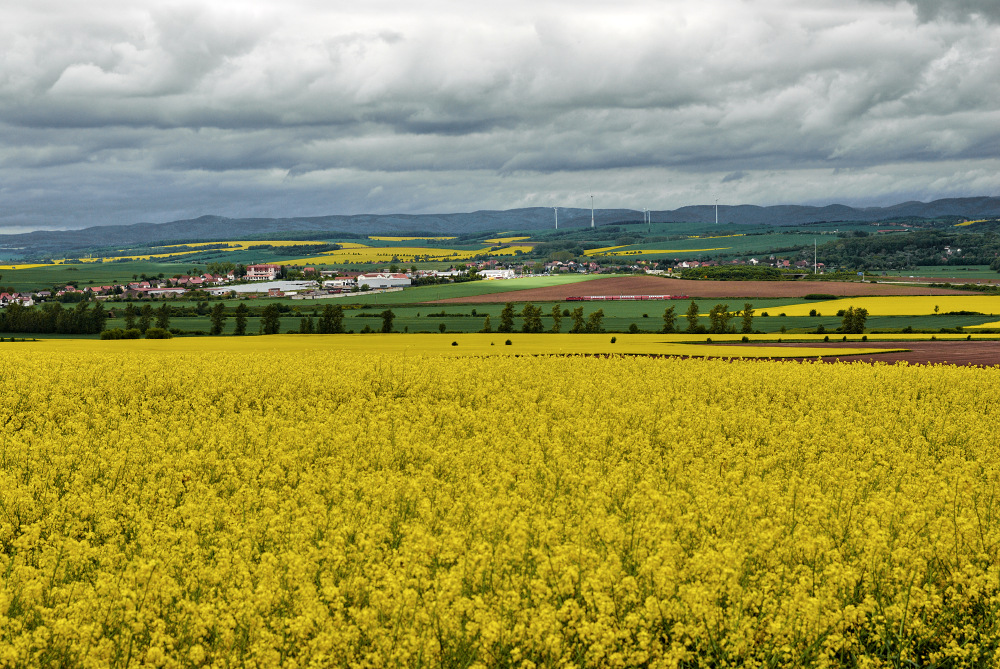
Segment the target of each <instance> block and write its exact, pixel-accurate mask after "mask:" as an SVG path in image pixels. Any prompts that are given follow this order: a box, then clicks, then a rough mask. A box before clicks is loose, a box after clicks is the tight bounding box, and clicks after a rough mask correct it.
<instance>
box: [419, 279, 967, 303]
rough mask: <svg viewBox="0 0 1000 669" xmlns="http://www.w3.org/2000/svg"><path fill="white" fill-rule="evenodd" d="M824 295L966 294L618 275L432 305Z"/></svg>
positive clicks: (910, 288)
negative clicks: (609, 297) (599, 298)
mask: <svg viewBox="0 0 1000 669" xmlns="http://www.w3.org/2000/svg"><path fill="white" fill-rule="evenodd" d="M810 293H825V294H828V295H836V296H838V297H860V296H866V295H967V294H968V292H966V291H961V290H950V289H945V288H923V287H920V286H899V285H894V284H879V283H864V284H862V283H851V282H833V281H831V282H825V281H824V282H815V281H683V280H681V279H663V278H660V277H656V276H619V277H612V278H608V279H593V280H591V281H584V282H582V283H575V284H569V285H566V286H550V287H548V288H531V289H529V290H514V291H510V292H507V293H495V294H493V295H475V296H469V297H453V298H450V299H447V300H435V301H433V302H432V304H483V303H487V302H561V301H563V300H565V299H566V298H567V297H572V296H579V295H685V296H687V297H705V298H729V297H733V298H750V297H757V298H768V297H805V296H806V295H808V294H810Z"/></svg>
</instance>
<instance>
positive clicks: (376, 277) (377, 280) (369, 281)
mask: <svg viewBox="0 0 1000 669" xmlns="http://www.w3.org/2000/svg"><path fill="white" fill-rule="evenodd" d="M357 284H358V288H369V289H371V288H397V287H403V286H409V285H410V277H408V276H406V275H405V274H390V273H388V272H378V273H376V274H359V275H358V278H357Z"/></svg>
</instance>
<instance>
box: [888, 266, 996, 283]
mask: <svg viewBox="0 0 1000 669" xmlns="http://www.w3.org/2000/svg"><path fill="white" fill-rule="evenodd" d="M880 273H881V274H883V275H886V276H898V277H904V278H913V277H924V278H938V277H940V278H941V279H958V280H965V281H968V280H970V279H998V280H1000V273H998V272H995V271H993V270H991V269H990V266H989V265H958V266H955V265H921V266H920V267H917V268H916V269H908V270H890V271H887V272H880Z"/></svg>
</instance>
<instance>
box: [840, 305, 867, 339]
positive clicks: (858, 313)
mask: <svg viewBox="0 0 1000 669" xmlns="http://www.w3.org/2000/svg"><path fill="white" fill-rule="evenodd" d="M867 321H868V310H867V309H865V308H863V307H856V308H855V307H848V308H847V310H846V311H845V312H844V320H843V321H842V322H841V326H840V331H841V332H843V333H845V334H862V333H863V332H864V331H865V323H866V322H867Z"/></svg>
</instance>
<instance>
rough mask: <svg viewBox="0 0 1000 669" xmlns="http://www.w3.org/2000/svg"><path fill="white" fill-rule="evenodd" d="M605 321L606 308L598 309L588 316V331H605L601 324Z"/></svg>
mask: <svg viewBox="0 0 1000 669" xmlns="http://www.w3.org/2000/svg"><path fill="white" fill-rule="evenodd" d="M603 321H604V309H598V310H597V311H595V312H593V313H591V314H590V316H588V317H587V332H604V330H603V329H602V328H601V324H602V322H603Z"/></svg>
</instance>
